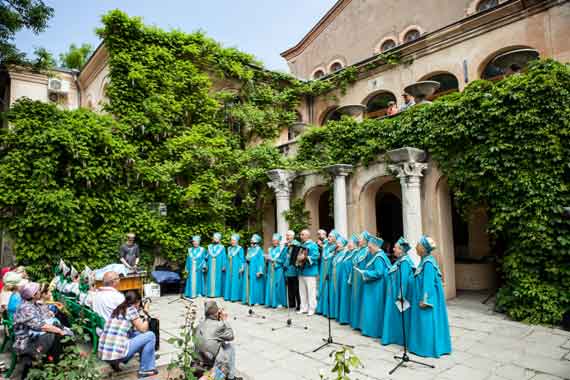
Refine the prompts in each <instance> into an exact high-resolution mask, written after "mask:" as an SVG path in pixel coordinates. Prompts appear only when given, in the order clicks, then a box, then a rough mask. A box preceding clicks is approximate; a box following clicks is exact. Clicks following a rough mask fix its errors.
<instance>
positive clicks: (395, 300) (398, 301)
mask: <svg viewBox="0 0 570 380" xmlns="http://www.w3.org/2000/svg"><path fill="white" fill-rule="evenodd" d="M413 275H414V262H413V261H412V259H411V258H410V257H409V256H408V255H404V256H402V257H400V258H399V259H398V260H397V261H396V262H395V263H394V265H392V267H391V268H390V271H389V272H388V284H387V290H386V307H385V309H384V326H383V327H382V344H384V345H387V344H392V343H395V344H399V345H400V346H403V345H404V334H403V331H402V312H400V309H402V302H403V303H404V309H405V310H404V326H405V328H406V342H409V341H410V335H409V334H410V308H409V306H408V307H406V304H407V303H409V302H410V297H409V296H408V293H409V292H408V288H409V286H408V285H409V284H410V282H411V281H412V279H413ZM400 277H401V283H402V291H401V292H400ZM402 295H403V297H402ZM402 300H403V301H402Z"/></svg>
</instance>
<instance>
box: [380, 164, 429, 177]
mask: <svg viewBox="0 0 570 380" xmlns="http://www.w3.org/2000/svg"><path fill="white" fill-rule="evenodd" d="M427 167H428V164H427V163H425V162H414V161H406V162H400V163H398V164H395V165H389V166H388V168H389V169H390V170H391V171H392V172H394V173H396V177H398V178H400V179H402V178H410V177H415V178H419V177H423V173H422V172H423V171H424V170H426V169H427Z"/></svg>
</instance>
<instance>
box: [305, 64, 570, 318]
mask: <svg viewBox="0 0 570 380" xmlns="http://www.w3.org/2000/svg"><path fill="white" fill-rule="evenodd" d="M569 88H570V67H569V66H568V65H563V64H560V63H557V62H555V61H552V60H546V61H541V62H538V63H535V64H534V65H532V66H531V68H530V69H529V71H528V73H526V74H521V75H513V76H510V77H508V78H506V79H504V80H503V81H501V82H498V83H496V84H493V83H491V82H487V81H475V82H473V83H471V84H470V85H469V86H467V88H466V89H465V90H464V91H463V92H462V93H457V94H452V95H449V96H446V97H443V98H440V99H438V100H437V101H435V102H434V103H433V104H431V105H425V106H417V107H414V108H412V109H410V110H409V111H407V112H405V113H404V114H402V115H400V116H398V117H396V118H391V119H381V120H365V121H364V122H362V123H357V122H355V121H354V120H351V119H343V120H341V121H339V122H329V123H328V124H327V126H326V127H325V128H312V129H309V131H308V132H307V133H305V134H304V135H303V136H302V137H301V140H300V144H299V153H298V156H297V160H298V164H299V165H303V166H305V167H306V166H312V167H323V166H326V165H330V164H333V163H338V162H342V163H348V164H358V163H364V164H367V163H369V162H370V161H372V160H374V159H375V158H376V157H378V155H381V154H383V153H384V152H385V151H387V150H389V149H395V148H399V147H403V146H414V147H417V148H421V149H425V150H427V151H428V152H429V154H430V156H431V157H432V158H433V160H435V161H436V162H437V163H438V166H439V168H440V169H441V170H442V172H443V173H444V174H445V175H446V176H447V179H448V182H449V186H450V189H451V191H452V192H453V194H454V196H455V199H456V202H457V205H458V207H459V208H460V209H461V210H462V211H463V212H464V213H467V212H468V211H469V210H471V209H473V208H475V207H480V206H484V207H485V208H486V210H487V213H488V216H489V233H490V234H491V237H492V238H493V239H494V241H497V240H500V241H502V242H504V245H505V251H504V253H503V255H502V257H501V261H500V262H501V273H502V276H503V287H502V289H501V290H500V292H499V297H498V307H500V308H501V309H503V310H505V311H506V312H507V314H508V315H509V316H511V317H512V318H514V319H517V320H524V321H528V322H531V323H557V322H559V321H560V320H561V317H562V314H563V313H564V312H565V311H566V310H568V309H569V308H570V266H569V265H568V263H569V262H570V221H568V220H563V219H562V217H561V216H562V207H563V206H567V205H570V191H569V186H570V164H569V163H568V157H570V144H569V143H568V141H570V128H569V127H570V119H569V118H568V114H569V112H570V91H569V90H568V89H569ZM346 147H350V149H347V148H346Z"/></svg>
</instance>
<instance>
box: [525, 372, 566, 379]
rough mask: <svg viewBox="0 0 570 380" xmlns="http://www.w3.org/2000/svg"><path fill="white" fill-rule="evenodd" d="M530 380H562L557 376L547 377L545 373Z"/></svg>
mask: <svg viewBox="0 0 570 380" xmlns="http://www.w3.org/2000/svg"><path fill="white" fill-rule="evenodd" d="M532 380H562V378H560V377H558V376H552V375H547V374H545V373H539V374H537V375H536V376H535V377H533V378H532Z"/></svg>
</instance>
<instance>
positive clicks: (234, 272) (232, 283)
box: [224, 234, 245, 302]
mask: <svg viewBox="0 0 570 380" xmlns="http://www.w3.org/2000/svg"><path fill="white" fill-rule="evenodd" d="M238 243H239V235H237V234H234V235H232V239H231V246H229V247H228V265H227V266H226V281H225V284H224V299H225V300H226V301H232V302H235V301H241V299H242V297H243V276H244V275H243V274H244V272H245V254H244V253H243V248H242V247H241V246H240V245H239V244H238Z"/></svg>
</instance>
